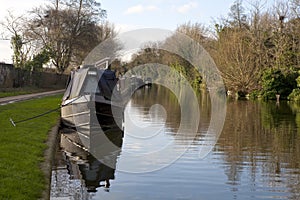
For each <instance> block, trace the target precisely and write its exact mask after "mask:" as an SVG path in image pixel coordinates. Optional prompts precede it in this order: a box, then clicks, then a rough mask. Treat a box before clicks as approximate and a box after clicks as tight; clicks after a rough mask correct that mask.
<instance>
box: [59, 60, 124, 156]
mask: <svg viewBox="0 0 300 200" xmlns="http://www.w3.org/2000/svg"><path fill="white" fill-rule="evenodd" d="M103 65H105V66H104V67H101V66H103ZM117 83H118V79H117V78H116V76H115V72H114V71H111V70H110V69H108V60H107V59H103V60H101V61H99V62H98V63H96V64H94V65H84V66H83V67H82V68H80V69H78V70H76V71H73V72H71V75H70V79H69V82H68V85H67V89H66V91H65V94H64V96H63V102H62V107H61V119H62V123H63V125H65V126H67V127H73V128H76V130H77V132H78V134H79V136H80V138H81V140H82V142H83V145H84V146H85V147H86V148H87V149H88V150H90V148H91V144H90V142H91V138H92V137H95V136H92V135H91V134H92V133H96V134H98V133H99V132H103V131H108V130H112V131H116V130H117V131H119V130H121V131H123V119H124V117H123V113H124V105H123V101H122V98H121V95H120V91H119V90H120V88H119V87H117Z"/></svg>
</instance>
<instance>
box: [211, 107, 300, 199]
mask: <svg viewBox="0 0 300 200" xmlns="http://www.w3.org/2000/svg"><path fill="white" fill-rule="evenodd" d="M272 103H273V102H270V103H263V102H262V103H259V102H250V101H233V102H229V103H228V105H227V116H226V121H225V125H224V129H223V132H222V134H221V136H220V138H219V141H218V144H217V147H218V150H219V151H222V152H224V160H225V163H226V165H225V166H224V168H225V173H226V175H227V176H228V180H229V184H232V185H238V184H241V181H242V180H241V177H242V176H241V175H242V172H243V171H247V172H248V171H249V173H250V177H251V182H252V183H253V185H255V182H256V181H257V179H260V181H262V182H263V183H265V184H266V185H267V186H269V187H281V186H284V187H288V188H290V192H291V193H292V194H291V195H292V196H297V195H298V197H299V194H300V193H299V192H300V171H299V168H300V136H299V134H298V133H297V127H296V124H295V114H293V113H292V112H291V109H290V107H289V106H288V105H287V104H286V103H285V102H280V106H279V107H277V106H276V104H275V103H274V104H275V105H273V104H272Z"/></svg>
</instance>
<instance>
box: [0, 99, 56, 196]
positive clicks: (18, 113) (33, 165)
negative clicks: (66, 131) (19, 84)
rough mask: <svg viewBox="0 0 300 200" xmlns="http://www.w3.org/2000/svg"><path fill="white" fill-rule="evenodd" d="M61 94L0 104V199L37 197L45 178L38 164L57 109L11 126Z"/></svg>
mask: <svg viewBox="0 0 300 200" xmlns="http://www.w3.org/2000/svg"><path fill="white" fill-rule="evenodd" d="M60 100H61V96H51V97H45V98H41V99H36V100H30V101H25V102H20V103H15V104H9V105H5V106H0V199H38V198H41V195H42V192H43V190H44V189H45V184H46V179H45V176H44V174H43V172H42V170H41V168H40V165H41V162H43V160H44V155H43V153H44V150H45V149H46V144H45V141H46V140H47V136H48V132H49V130H50V129H51V127H53V126H54V125H55V124H56V123H57V120H58V118H59V110H58V111H55V112H53V113H50V114H48V115H45V116H42V117H40V118H36V119H33V120H30V121H27V122H23V123H19V124H17V126H16V127H13V126H12V125H11V123H10V122H9V118H10V117H12V118H13V119H14V121H18V120H22V119H26V118H29V117H32V116H35V115H38V114H41V113H43V112H46V111H48V110H51V109H54V108H56V107H58V104H59V103H60Z"/></svg>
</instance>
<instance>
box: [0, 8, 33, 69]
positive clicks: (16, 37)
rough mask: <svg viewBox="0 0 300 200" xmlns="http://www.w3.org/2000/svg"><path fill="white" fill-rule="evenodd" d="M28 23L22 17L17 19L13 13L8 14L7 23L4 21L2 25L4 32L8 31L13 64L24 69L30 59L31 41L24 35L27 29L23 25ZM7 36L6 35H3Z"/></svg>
mask: <svg viewBox="0 0 300 200" xmlns="http://www.w3.org/2000/svg"><path fill="white" fill-rule="evenodd" d="M24 23H26V22H25V21H24V18H23V17H22V16H19V17H16V16H14V15H13V13H12V12H10V11H9V12H8V16H7V17H6V18H5V21H2V22H1V23H0V25H1V26H2V27H3V28H4V30H7V31H8V34H9V36H7V37H10V38H11V39H10V42H11V47H12V49H13V52H14V54H13V64H14V66H15V67H19V68H24V66H25V63H26V62H27V61H28V60H29V59H30V51H31V46H30V44H31V41H30V40H29V38H27V37H26V35H25V34H24V32H25V28H24V26H22V24H24ZM2 34H5V33H2Z"/></svg>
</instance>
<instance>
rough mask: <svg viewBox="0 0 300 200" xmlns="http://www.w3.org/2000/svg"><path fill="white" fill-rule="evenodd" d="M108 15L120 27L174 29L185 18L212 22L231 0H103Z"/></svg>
mask: <svg viewBox="0 0 300 200" xmlns="http://www.w3.org/2000/svg"><path fill="white" fill-rule="evenodd" d="M101 2H102V7H103V9H105V10H107V18H108V20H109V21H111V22H113V23H114V24H115V25H116V27H117V28H119V29H121V31H127V30H132V29H136V28H165V29H169V30H174V29H176V27H177V26H178V25H180V24H183V23H185V22H188V21H191V22H201V23H204V24H211V23H212V22H213V19H217V18H218V17H220V16H221V15H226V14H227V13H228V11H229V8H230V6H231V5H232V4H233V2H234V0H210V1H207V0H152V1H149V0H148V1H146V0H130V1H118V3H116V1H112V0H102V1H101Z"/></svg>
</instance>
